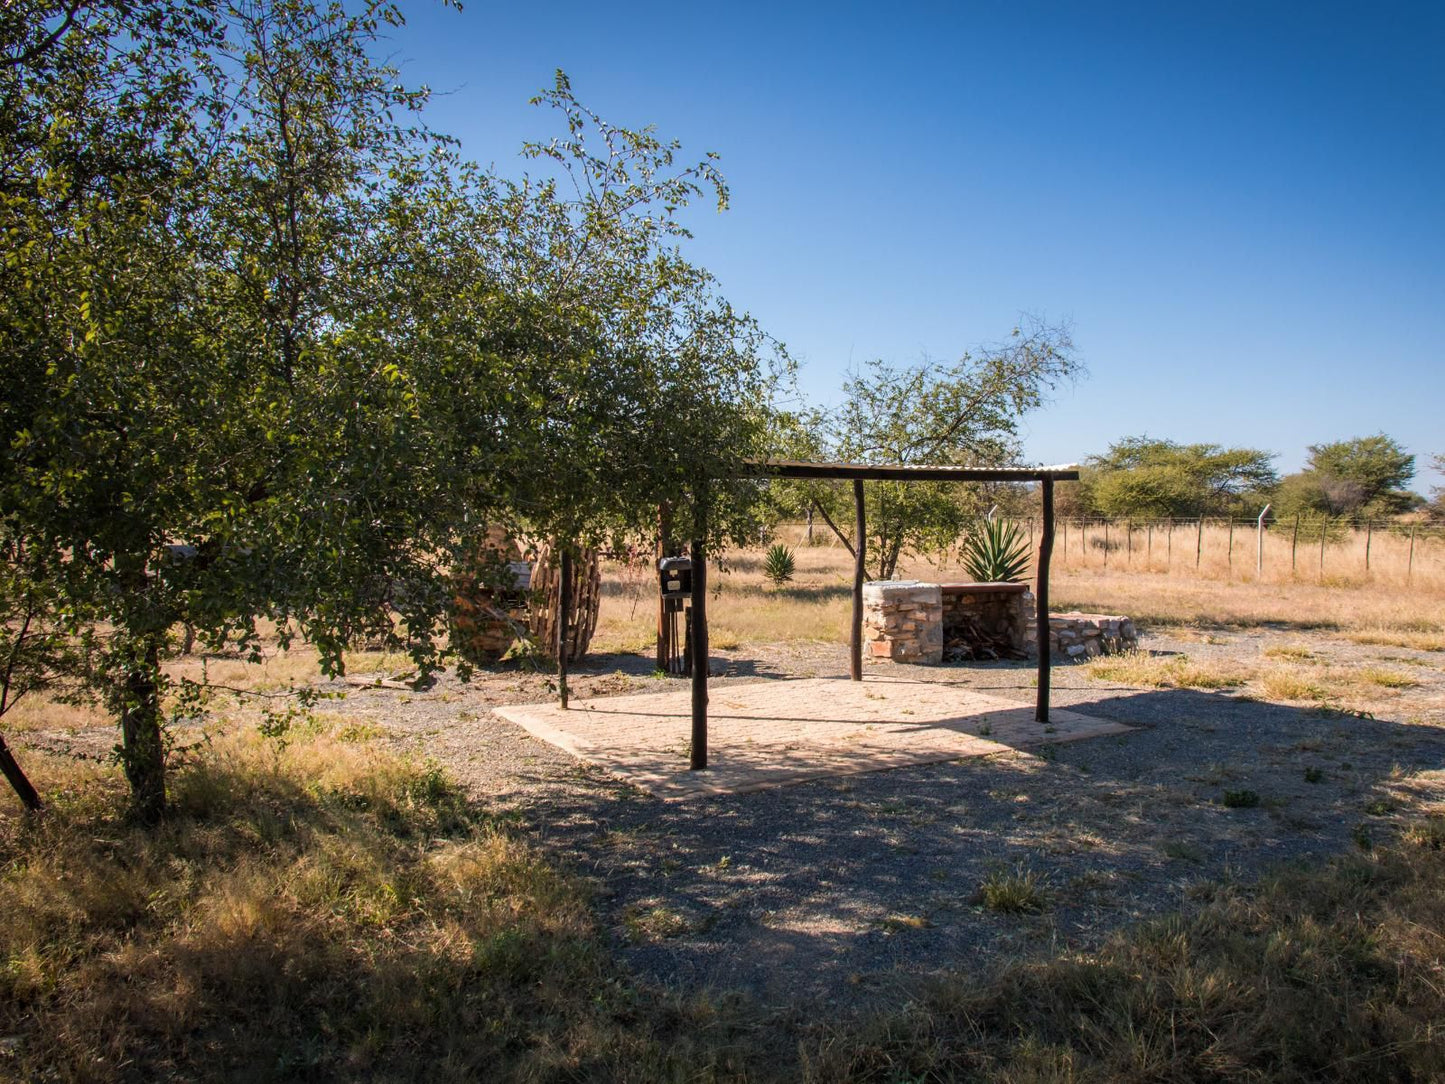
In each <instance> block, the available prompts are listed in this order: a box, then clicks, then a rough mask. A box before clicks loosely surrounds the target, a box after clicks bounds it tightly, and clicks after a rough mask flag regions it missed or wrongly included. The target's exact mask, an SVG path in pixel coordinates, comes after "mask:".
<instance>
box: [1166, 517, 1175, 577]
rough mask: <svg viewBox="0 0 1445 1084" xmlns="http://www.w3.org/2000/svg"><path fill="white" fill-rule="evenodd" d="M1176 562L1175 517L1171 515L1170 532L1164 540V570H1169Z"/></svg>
mask: <svg viewBox="0 0 1445 1084" xmlns="http://www.w3.org/2000/svg"><path fill="white" fill-rule="evenodd" d="M1173 564H1174V517H1173V516H1170V517H1169V534H1168V535H1167V536H1166V539H1165V542H1164V571H1165V572H1168V571H1169V569H1170V566H1172V565H1173Z"/></svg>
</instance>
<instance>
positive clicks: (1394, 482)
mask: <svg viewBox="0 0 1445 1084" xmlns="http://www.w3.org/2000/svg"><path fill="white" fill-rule="evenodd" d="M1414 476H1415V457H1414V456H1413V455H1411V454H1410V453H1409V452H1407V451H1405V449H1404V448H1402V447H1400V445H1399V443H1397V442H1396V441H1395V440H1393V439H1392V438H1390V437H1387V436H1386V435H1385V434H1383V433H1377V434H1375V435H1374V436H1371V437H1355V438H1353V439H1350V440H1337V441H1330V442H1328V443H1325V444H1311V445H1310V448H1309V456H1308V458H1307V459H1306V460H1305V469H1304V470H1302V471H1300V472H1298V473H1296V474H1291V475H1289V476H1288V477H1287V478H1285V479H1284V481H1283V483H1282V484H1281V487H1280V494H1279V497H1280V499H1279V502H1278V503H1279V504H1280V508H1281V511H1299V512H1307V513H1322V514H1325V515H1332V516H1341V515H1354V514H1358V513H1363V514H1366V515H1393V514H1395V513H1398V512H1403V511H1405V510H1407V509H1408V508H1410V507H1411V506H1412V505H1414V504H1415V503H1416V502H1417V501H1419V500H1420V499H1421V498H1419V497H1417V496H1416V495H1415V494H1413V493H1410V492H1408V491H1407V490H1406V489H1405V486H1407V485H1408V484H1409V482H1410V479H1412V478H1413V477H1414Z"/></svg>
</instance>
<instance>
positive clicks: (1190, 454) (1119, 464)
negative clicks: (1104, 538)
mask: <svg viewBox="0 0 1445 1084" xmlns="http://www.w3.org/2000/svg"><path fill="white" fill-rule="evenodd" d="M1273 458H1274V456H1273V454H1272V453H1269V452H1264V451H1260V450H1258V449H1256V448H1225V447H1222V446H1220V445H1218V444H1177V443H1175V442H1174V441H1171V440H1158V439H1154V438H1150V437H1125V438H1124V439H1123V440H1120V441H1116V442H1115V443H1114V444H1111V445H1110V446H1109V449H1108V451H1106V452H1104V453H1103V454H1101V455H1096V456H1091V457H1090V458H1089V460H1088V462H1087V465H1086V469H1087V471H1088V474H1089V477H1088V479H1087V482H1086V486H1087V491H1088V494H1089V501H1090V504H1091V506H1092V507H1091V508H1090V509H1089V511H1091V512H1094V513H1097V514H1101V515H1105V516H1136V517H1141V518H1143V517H1154V518H1165V517H1170V516H1200V515H1226V514H1230V513H1236V514H1237V513H1240V512H1245V511H1247V510H1249V509H1257V508H1258V506H1260V505H1262V504H1263V503H1264V502H1265V501H1267V500H1268V499H1269V494H1270V491H1271V490H1272V489H1273V487H1274V486H1275V485H1276V484H1277V483H1278V481H1279V475H1278V474H1276V473H1275V470H1274V468H1273V466H1272V465H1271V460H1272V459H1273Z"/></svg>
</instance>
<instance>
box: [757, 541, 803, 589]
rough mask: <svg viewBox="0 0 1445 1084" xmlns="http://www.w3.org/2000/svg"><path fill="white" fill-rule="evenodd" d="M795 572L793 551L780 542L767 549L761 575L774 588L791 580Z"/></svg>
mask: <svg viewBox="0 0 1445 1084" xmlns="http://www.w3.org/2000/svg"><path fill="white" fill-rule="evenodd" d="M795 571H797V568H796V565H795V564H794V562H793V551H792V550H790V549H788V547H787V546H785V545H783V544H782V543H781V542H774V543H773V544H772V545H771V546H769V547H768V553H767V556H766V557H764V558H763V575H764V576H766V577H767V579H768V582H769V583H771V584H772V585H773V586H774V587H782V586H783V584H785V583H788V582H789V581H791V580H792V578H793V573H794V572H795Z"/></svg>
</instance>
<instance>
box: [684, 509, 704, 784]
mask: <svg viewBox="0 0 1445 1084" xmlns="http://www.w3.org/2000/svg"><path fill="white" fill-rule="evenodd" d="M687 766H688V768H689V769H690V770H691V771H700V770H701V769H703V768H706V767H707V551H706V547H705V545H704V543H703V541H702V539H699V538H694V539H693V540H692V745H691V748H690V750H689V752H688V764H687Z"/></svg>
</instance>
